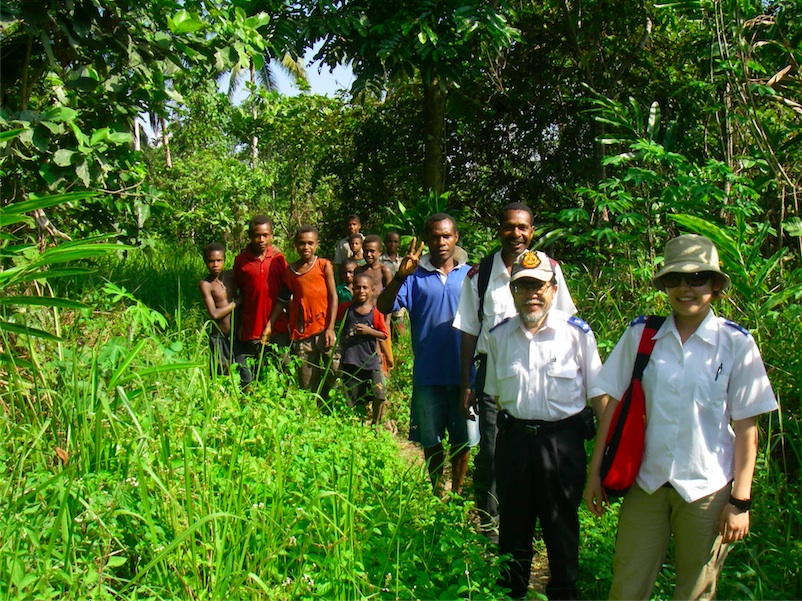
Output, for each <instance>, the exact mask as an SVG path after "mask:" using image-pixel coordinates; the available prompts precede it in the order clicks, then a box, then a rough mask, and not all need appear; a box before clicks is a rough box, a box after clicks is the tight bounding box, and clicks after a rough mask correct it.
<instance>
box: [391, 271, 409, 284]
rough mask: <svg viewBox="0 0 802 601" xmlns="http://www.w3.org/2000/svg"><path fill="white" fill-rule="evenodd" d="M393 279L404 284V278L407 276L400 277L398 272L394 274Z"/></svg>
mask: <svg viewBox="0 0 802 601" xmlns="http://www.w3.org/2000/svg"><path fill="white" fill-rule="evenodd" d="M393 279H394V280H395V281H396V282H398V283H399V284H403V283H404V280H405V279H407V278H406V277H398V274H397V273H396V274H395V275H394V276H393Z"/></svg>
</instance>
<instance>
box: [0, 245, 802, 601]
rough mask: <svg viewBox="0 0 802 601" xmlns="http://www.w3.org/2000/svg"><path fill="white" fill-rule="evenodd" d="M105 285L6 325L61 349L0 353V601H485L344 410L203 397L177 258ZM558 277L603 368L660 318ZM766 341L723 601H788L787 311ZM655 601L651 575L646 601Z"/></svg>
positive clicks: (651, 298) (194, 270) (476, 554)
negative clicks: (35, 330) (744, 499)
mask: <svg viewBox="0 0 802 601" xmlns="http://www.w3.org/2000/svg"><path fill="white" fill-rule="evenodd" d="M229 259H230V260H231V259H233V257H231V256H230V257H229ZM100 267H101V269H100V271H99V272H98V274H97V275H95V276H93V277H91V278H90V277H84V279H81V280H77V281H68V280H66V279H65V280H64V281H62V282H58V284H57V287H60V288H61V290H60V293H61V295H62V296H68V295H70V294H71V295H74V296H77V297H79V298H80V299H82V300H84V301H85V302H87V304H89V305H90V306H91V307H92V308H93V309H92V310H91V311H83V312H82V311H55V310H53V309H46V308H36V307H28V308H26V309H25V313H24V314H21V315H24V317H25V319H26V323H28V324H29V325H30V326H32V327H39V328H42V329H46V330H48V331H57V332H58V333H59V334H60V335H61V336H62V337H63V339H64V340H63V341H62V342H51V341H46V340H41V339H34V338H27V337H24V336H20V337H14V336H12V335H10V334H7V333H6V334H3V338H2V340H0V343H1V344H2V347H3V349H4V352H5V357H4V359H3V361H2V362H0V379H1V380H2V381H3V387H2V390H0V436H1V437H2V441H1V442H0V598H3V599H30V598H37V599H39V598H41V599H48V598H58V599H85V598H95V599H168V598H170V599H172V598H192V599H220V598H233V599H296V598H301V599H313V598H326V599H328V598H340V599H355V598H380V599H407V598H422V599H435V598H440V599H452V598H497V597H498V596H499V594H500V591H499V590H498V589H497V588H496V585H495V579H496V576H497V574H498V559H497V558H496V557H494V556H492V555H490V554H488V553H487V548H486V546H485V543H484V540H483V539H481V538H480V537H479V536H478V535H477V534H476V533H475V532H474V528H473V526H472V523H471V519H470V508H471V505H470V503H467V502H466V503H463V502H451V503H443V502H441V501H438V500H436V499H434V498H433V497H432V495H431V493H430V485H429V482H428V478H427V476H426V474H425V473H424V472H423V469H422V468H421V466H420V465H419V463H418V462H412V463H410V462H409V461H408V460H407V459H405V458H404V457H403V456H402V455H401V454H400V453H399V451H398V445H397V442H396V440H395V439H394V438H393V437H392V436H391V435H390V434H389V433H388V432H386V431H384V430H378V431H375V430H372V429H370V428H366V427H364V426H363V425H362V423H361V420H360V419H359V417H358V416H356V415H354V414H353V413H352V412H351V411H350V410H348V409H347V408H346V407H345V406H344V402H343V400H342V397H341V396H338V395H335V398H334V408H333V411H332V413H331V414H327V415H324V414H322V413H321V412H320V411H319V410H318V409H317V403H316V400H315V398H314V397H313V396H311V395H309V394H307V393H304V392H302V391H299V390H297V388H296V386H295V385H294V382H293V380H292V377H291V374H284V373H282V372H281V371H280V370H279V369H277V368H273V369H267V370H264V372H263V374H262V378H261V380H260V381H259V382H257V383H256V384H255V385H254V387H253V389H252V391H250V392H249V393H248V394H247V395H243V394H241V393H240V391H239V387H238V385H237V382H236V381H235V380H234V379H232V378H227V377H222V378H211V377H210V376H209V374H208V367H207V353H208V350H207V349H208V347H207V341H206V335H205V333H204V323H205V317H204V314H203V311H202V308H201V306H200V302H199V300H198V298H197V297H198V294H197V289H196V285H197V280H198V279H200V277H201V276H202V275H203V264H202V262H201V260H200V257H199V256H198V255H196V254H195V253H194V251H184V250H181V249H178V250H176V249H171V250H170V252H166V251H159V250H157V252H155V253H153V254H151V255H145V254H141V253H139V252H138V251H131V252H129V254H128V256H127V257H126V258H125V259H124V260H121V259H120V258H116V259H105V260H103V262H102V263H101V264H100ZM569 277H573V278H574V280H573V281H577V282H579V283H578V284H576V285H574V286H573V287H572V288H573V289H574V291H577V290H582V291H583V294H582V295H578V294H577V293H576V292H575V296H576V297H578V301H579V304H580V316H582V317H583V318H585V319H586V320H588V321H589V322H590V323H591V325H592V326H593V328H594V330H595V331H596V332H597V336H598V338H599V340H600V342H601V343H602V349H603V354H606V352H608V351H609V349H610V348H611V345H612V344H614V342H615V340H617V338H618V336H619V335H620V332H621V330H622V329H623V328H624V327H626V323H627V322H628V320H629V319H630V318H631V317H632V316H634V315H635V314H636V313H640V312H650V311H658V312H659V311H661V310H663V309H664V307H662V306H660V302H661V301H660V298H659V297H658V296H656V295H648V294H647V295H644V296H642V297H641V296H637V295H633V292H632V290H631V285H630V284H631V282H627V281H626V278H620V277H616V276H615V275H614V274H612V273H611V272H607V271H604V272H601V273H596V274H585V275H583V274H581V273H576V274H573V275H572V276H569ZM55 285H56V284H54V286H55ZM56 291H57V292H59V290H56ZM68 293H70V294H68ZM630 297H632V300H631V301H629V300H628V301H627V302H628V303H629V302H631V306H633V307H635V309H634V310H632V311H629V310H626V309H625V307H626V306H630V305H625V304H623V301H622V299H625V298H626V299H629V298H630ZM761 325H762V327H763V328H764V329H765V330H764V331H763V333H762V336H763V339H764V340H772V344H771V345H769V347H768V348H765V345H764V348H763V349H762V350H763V352H764V357H766V363H767V365H769V366H770V367H771V368H772V369H773V370H774V371H773V373H772V379H773V383H774V385H775V387H776V388H777V392H778V395H779V396H780V397H781V400H782V401H783V408H784V411H783V413H782V415H781V416H780V415H773V416H772V417H771V418H770V419H766V420H764V421H763V423H762V430H763V431H762V434H761V454H760V463H759V466H758V470H757V475H756V484H755V498H756V507H755V509H754V511H753V516H752V519H753V522H752V533H751V534H750V536H749V537H748V539H747V541H746V542H745V543H739V544H737V545H735V547H734V549H733V551H732V553H731V555H730V558H729V559H728V562H727V565H726V567H725V571H724V573H723V574H722V577H721V579H720V582H719V597H721V598H755V599H761V598H788V599H791V598H800V597H802V584H801V583H802V579H801V578H800V569H799V567H798V566H799V565H800V564H802V546H801V545H800V543H799V540H800V538H802V537H800V532H802V510H801V509H800V506H799V502H798V500H797V499H798V498H799V492H800V486H799V465H800V459H802V458H801V457H800V450H799V449H800V443H799V441H800V439H801V438H802V428H800V426H799V420H798V416H799V397H798V388H794V387H795V386H797V384H796V382H798V378H799V377H800V376H799V370H798V360H797V362H796V363H795V362H794V361H795V360H794V357H797V356H798V354H797V353H798V352H797V351H795V349H798V348H799V346H798V345H799V343H800V340H802V336H800V326H799V324H797V323H795V322H794V321H793V319H792V316H789V314H788V313H787V312H785V313H777V314H772V315H768V316H767V317H766V321H765V323H763V324H761ZM779 331H782V336H777V335H776V333H777V332H779ZM394 350H395V354H396V363H397V366H396V369H395V370H394V372H393V376H392V378H391V381H390V385H389V396H390V418H391V419H393V420H394V421H395V422H396V423H397V425H398V429H399V432H400V433H401V434H402V435H404V434H406V432H407V431H408V404H407V403H408V400H409V392H410V388H409V384H410V378H411V366H412V360H411V356H410V351H409V347H408V343H407V342H402V343H401V344H399V345H396V347H395V349H394ZM781 370H782V371H781ZM795 395H796V396H795ZM65 452H66V457H67V459H66V462H65V461H64V460H63V457H65V455H64V453H65ZM59 455H61V457H62V458H60V456H59ZM615 516H616V512H615V511H611V512H608V514H607V515H606V516H605V517H604V518H603V519H601V520H597V519H595V518H592V517H591V516H590V515H589V514H587V513H586V512H584V510H583V511H582V513H581V516H580V517H581V524H582V530H583V540H582V547H581V558H580V561H581V563H580V570H581V579H580V590H581V592H582V594H583V595H584V596H585V597H588V598H603V597H604V596H606V593H607V590H608V589H609V583H610V572H611V566H612V549H613V544H614V540H615V525H616V518H615ZM671 591H672V589H671V564H670V563H668V562H667V564H666V568H665V569H664V570H663V573H662V574H661V576H660V579H659V582H658V586H657V588H656V595H657V596H659V597H663V596H668V595H670V594H671Z"/></svg>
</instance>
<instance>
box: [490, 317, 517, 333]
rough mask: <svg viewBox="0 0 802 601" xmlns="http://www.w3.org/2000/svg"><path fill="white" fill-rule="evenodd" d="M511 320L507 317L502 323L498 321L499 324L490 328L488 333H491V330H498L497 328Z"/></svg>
mask: <svg viewBox="0 0 802 601" xmlns="http://www.w3.org/2000/svg"><path fill="white" fill-rule="evenodd" d="M511 319H512V317H508V318H507V319H505V320H504V321H500V322H498V323H497V324H496V325H494V326H493V327H492V328H490V331H491V332H492V331H493V330H495V329H496V328H498V327H499V326H503V325H504V324H505V323H507V322H508V321H509V320H511Z"/></svg>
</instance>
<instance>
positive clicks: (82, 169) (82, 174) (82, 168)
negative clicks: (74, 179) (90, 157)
mask: <svg viewBox="0 0 802 601" xmlns="http://www.w3.org/2000/svg"><path fill="white" fill-rule="evenodd" d="M75 175H77V176H78V177H79V178H80V180H81V181H82V182H83V184H84V186H86V187H89V184H90V183H91V182H92V177H91V176H90V174H89V163H87V161H86V160H83V161H81V162H80V163H79V164H78V166H77V167H76V168H75Z"/></svg>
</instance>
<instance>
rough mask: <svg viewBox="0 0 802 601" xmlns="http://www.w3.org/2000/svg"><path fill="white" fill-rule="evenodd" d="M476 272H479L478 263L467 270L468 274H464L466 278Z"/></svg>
mask: <svg viewBox="0 0 802 601" xmlns="http://www.w3.org/2000/svg"><path fill="white" fill-rule="evenodd" d="M477 273H479V265H478V264H476V265H474V266H473V267H471V268H470V270H468V274H467V275H466V276H465V277H467V278H473V276H475V275H476V274H477Z"/></svg>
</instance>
